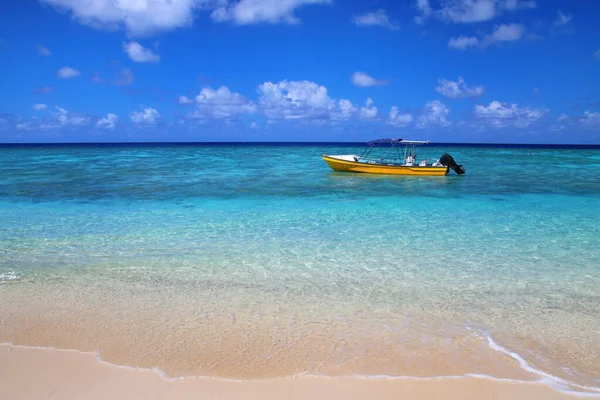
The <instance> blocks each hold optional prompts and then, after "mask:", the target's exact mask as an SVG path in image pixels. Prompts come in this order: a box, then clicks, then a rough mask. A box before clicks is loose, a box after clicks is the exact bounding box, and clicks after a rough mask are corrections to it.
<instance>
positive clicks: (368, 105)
mask: <svg viewBox="0 0 600 400" xmlns="http://www.w3.org/2000/svg"><path fill="white" fill-rule="evenodd" d="M373 104H374V101H373V99H371V98H370V97H369V98H368V99H367V101H366V102H365V106H364V107H361V108H360V114H359V117H360V119H365V120H368V119H375V118H377V107H375V106H374V105H373Z"/></svg>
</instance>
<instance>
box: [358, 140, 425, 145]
mask: <svg viewBox="0 0 600 400" xmlns="http://www.w3.org/2000/svg"><path fill="white" fill-rule="evenodd" d="M428 143H429V140H402V139H377V140H371V141H370V142H367V145H368V146H373V145H375V144H428Z"/></svg>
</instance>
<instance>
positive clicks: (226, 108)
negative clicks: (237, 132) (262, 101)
mask: <svg viewBox="0 0 600 400" xmlns="http://www.w3.org/2000/svg"><path fill="white" fill-rule="evenodd" d="M182 98H185V99H188V98H187V97H185V96H181V97H180V102H181V100H182ZM184 101H187V100H184ZM195 103H196V107H197V110H196V111H195V112H194V113H192V116H193V117H196V118H199V117H206V116H210V117H212V118H217V119H226V120H229V119H232V118H234V117H235V116H238V115H241V114H252V113H254V112H255V111H256V105H255V104H254V103H253V102H251V101H250V100H248V99H246V98H245V97H244V96H242V95H241V94H240V93H237V92H232V91H231V90H229V88H228V87H227V86H221V87H219V88H218V89H216V90H215V89H212V88H210V87H205V88H204V89H202V91H201V92H200V94H198V95H197V96H196V98H195Z"/></svg>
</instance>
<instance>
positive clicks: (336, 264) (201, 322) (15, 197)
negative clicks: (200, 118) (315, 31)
mask: <svg viewBox="0 0 600 400" xmlns="http://www.w3.org/2000/svg"><path fill="white" fill-rule="evenodd" d="M361 150H362V149H360V148H348V147H340V148H338V147H335V146H303V147H298V146H296V147H293V146H290V147H265V146H204V147H203V146H159V145H157V146H140V147H135V146H127V147H119V146H101V147H94V146H87V147H86V146H77V147H68V146H64V147H43V146H42V147H35V148H0V171H1V172H0V302H2V304H5V307H3V308H2V310H0V318H1V320H0V321H1V322H2V324H1V327H0V341H4V342H6V341H12V342H15V343H21V344H28V345H43V346H56V347H63V348H77V349H80V350H90V351H91V350H98V351H99V352H100V354H101V355H102V356H103V358H105V359H107V360H108V361H111V362H116V363H120V364H124V365H134V366H142V367H154V366H156V367H158V368H161V369H163V370H164V371H165V372H166V373H167V374H169V375H171V376H183V375H199V374H201V375H215V376H224V377H241V378H260V377H270V376H281V375H289V374H297V373H316V374H332V375H347V374H361V375H392V376H399V375H403V376H404V375H408V376H441V375H462V374H467V373H481V374H487V375H491V376H497V377H508V378H515V379H538V378H540V376H539V375H537V376H536V375H535V374H532V373H531V372H527V371H525V370H524V369H523V368H522V366H519V363H518V362H517V361H516V359H515V358H514V357H510V356H508V355H507V354H506V353H503V352H499V351H497V350H494V349H493V348H492V347H493V346H490V343H489V341H488V339H487V338H488V337H490V338H493V341H494V342H493V343H497V344H498V345H499V346H502V348H504V349H506V351H507V352H513V353H515V354H518V355H519V356H520V357H522V358H523V359H524V360H525V361H526V362H527V363H528V365H530V366H531V368H532V369H534V370H537V371H544V372H546V373H549V374H552V375H553V376H556V377H558V378H561V379H564V380H567V381H569V382H573V383H578V384H581V385H587V386H590V387H597V386H600V345H599V343H600V317H599V315H600V292H599V290H598V288H600V239H599V237H600V236H599V233H600V232H599V231H600V229H599V228H598V223H599V222H600V151H598V150H585V149H584V150H582V149H578V150H574V149H539V148H538V149H528V148H513V149H511V148H474V147H473V148H469V147H457V148H449V147H445V148H439V147H433V146H430V147H425V148H423V149H422V150H421V151H420V153H419V158H421V157H428V158H430V159H435V158H438V157H439V156H440V155H441V154H442V153H443V152H444V151H448V152H449V153H451V154H452V155H453V156H454V158H455V159H456V160H457V161H458V162H459V163H460V164H463V165H464V166H465V168H466V170H467V173H466V174H465V175H464V176H456V175H455V174H454V173H452V172H451V173H450V174H449V175H448V176H446V177H389V176H372V175H360V174H344V173H335V172H333V171H331V170H330V169H329V167H327V165H326V164H325V163H324V162H323V161H322V160H321V159H320V154H321V153H330V154H340V153H341V154H344V153H353V152H360V151H361Z"/></svg>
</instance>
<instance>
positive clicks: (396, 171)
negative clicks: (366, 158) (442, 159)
mask: <svg viewBox="0 0 600 400" xmlns="http://www.w3.org/2000/svg"><path fill="white" fill-rule="evenodd" d="M322 157H323V160H324V161H325V162H326V163H327V165H329V166H330V167H331V168H332V169H333V170H334V171H339V172H358V173H363V174H382V175H413V176H415V175H416V176H444V175H446V174H448V167H444V166H441V167H433V166H430V165H428V166H425V167H421V166H418V165H414V166H404V165H381V164H367V163H361V162H355V161H347V160H340V159H338V158H333V157H329V156H327V155H323V156H322Z"/></svg>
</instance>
